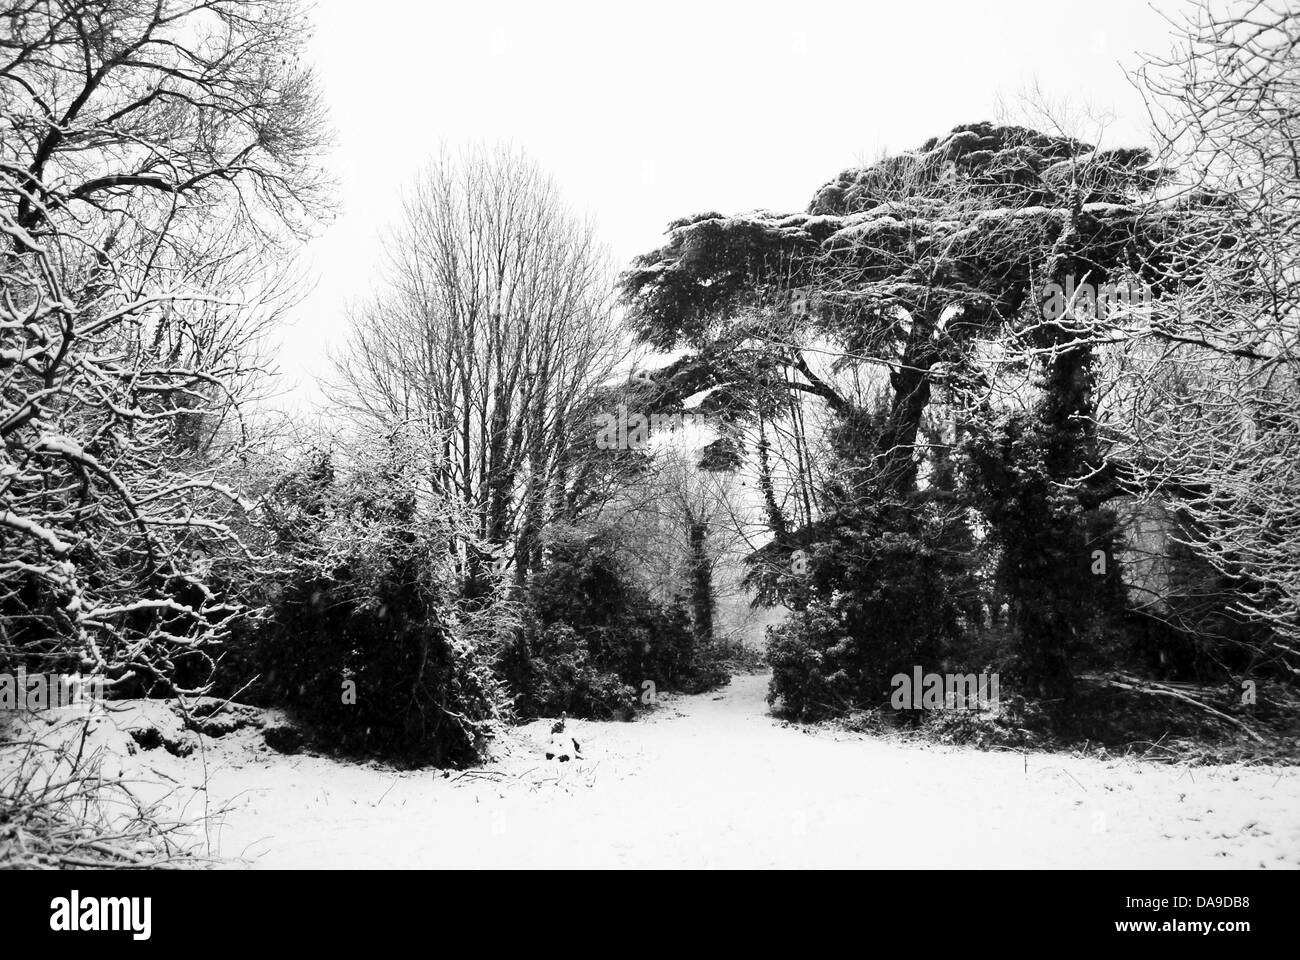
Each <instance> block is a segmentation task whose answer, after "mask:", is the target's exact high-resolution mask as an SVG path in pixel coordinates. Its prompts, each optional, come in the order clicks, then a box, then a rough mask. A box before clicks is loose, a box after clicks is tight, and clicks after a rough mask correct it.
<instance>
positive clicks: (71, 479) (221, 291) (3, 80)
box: [0, 0, 326, 680]
mask: <svg viewBox="0 0 1300 960" xmlns="http://www.w3.org/2000/svg"><path fill="white" fill-rule="evenodd" d="M0 24H2V27H0V126H2V127H3V129H4V137H3V139H0V233H2V234H3V235H4V240H5V249H4V251H3V252H2V253H0V397H2V403H3V406H2V407H0V438H2V439H3V449H2V450H0V608H2V609H3V614H4V615H3V616H0V624H2V626H0V656H2V657H3V658H5V659H10V658H13V657H18V658H22V659H23V660H26V661H30V662H35V663H37V664H40V665H43V666H47V667H50V668H59V669H66V668H68V667H70V666H77V667H80V668H81V669H85V670H93V671H96V672H102V673H106V674H109V675H110V676H111V677H112V678H114V679H115V680H116V679H125V678H128V677H131V676H138V677H142V678H144V679H146V680H151V679H164V680H166V679H168V678H171V677H172V676H174V672H175V667H176V665H177V663H178V662H179V661H180V660H181V659H182V658H190V659H192V658H195V657H197V658H200V659H201V658H202V657H203V653H202V651H203V649H204V647H205V645H207V644H208V643H210V642H211V641H212V640H213V639H215V638H216V637H219V636H220V633H221V630H222V625H223V623H225V622H226V621H227V619H228V617H229V616H230V615H231V613H232V612H233V609H234V608H233V605H232V604H231V603H230V602H229V600H228V599H227V598H223V597H222V596H220V595H218V594H217V593H216V592H214V590H213V589H212V587H211V586H210V583H211V581H210V579H209V573H210V570H209V567H210V565H211V563H212V562H213V561H214V558H216V557H218V556H219V555H220V554H221V553H222V552H223V551H224V550H225V549H226V547H230V548H234V549H238V543H237V538H236V536H235V534H234V532H233V531H232V529H231V527H230V525H229V523H228V522H227V521H228V519H229V516H230V511H231V510H232V509H233V510H235V511H236V512H238V511H240V510H241V505H240V502H239V498H238V497H237V495H236V494H235V492H234V491H233V490H231V489H229V488H228V487H227V486H226V485H225V484H223V483H222V481H221V479H220V468H221V466H222V464H221V462H220V460H219V459H218V458H215V457H214V456H213V455H212V450H211V447H212V440H213V438H214V437H215V436H216V435H217V433H218V432H219V430H220V429H221V424H222V423H223V422H224V421H225V420H226V419H228V418H229V417H230V416H231V414H232V413H234V412H235V411H236V409H237V403H236V401H238V399H239V398H240V397H241V395H243V394H244V392H245V390H246V387H247V383H248V380H249V378H250V377H251V375H252V374H253V366H254V360H253V359H252V358H253V356H254V354H255V349H254V343H253V342H254V341H255V340H256V339H257V335H258V332H259V331H261V330H263V329H264V328H265V325H266V324H267V323H269V322H271V321H272V320H273V319H274V316H275V315H276V311H277V309H278V307H277V306H276V296H275V291H276V288H277V284H278V283H280V279H279V278H277V276H276V275H275V274H274V273H267V272H263V271H261V270H259V269H258V268H257V266H256V260H257V258H258V256H259V255H260V254H262V253H263V252H264V251H265V249H266V247H267V245H268V244H280V243H282V242H289V241H291V240H292V239H293V238H294V237H295V236H296V235H299V234H300V233H301V231H302V230H304V229H305V228H306V226H307V224H308V223H309V221H310V219H311V217H313V216H314V215H316V214H317V213H319V212H321V211H322V209H323V203H324V201H325V196H324V192H323V191H324V188H325V186H326V184H325V182H324V180H323V179H322V178H321V177H320V175H319V173H318V172H317V170H316V168H315V166H314V163H315V153H316V151H317V149H318V148H319V147H320V146H321V145H322V144H323V143H324V133H323V127H322V126H321V119H322V118H321V113H320V110H319V108H318V106H317V100H316V93H315V87H314V81H313V79H312V76H311V73H310V72H309V71H307V70H304V69H302V68H301V67H300V66H299V65H298V62H297V61H298V52H299V49H300V45H301V43H302V39H303V36H304V20H303V18H302V15H301V12H300V10H299V7H298V5H297V4H296V3H294V2H288V0H209V2H203V3H183V2H181V3H178V2H166V0H159V2H146V0H135V2H127V3H123V2H120V0H8V2H7V3H5V5H4V7H3V9H0ZM232 288H233V289H232ZM223 545H224V546H223ZM196 676H199V677H201V676H202V674H201V673H198V674H196Z"/></svg>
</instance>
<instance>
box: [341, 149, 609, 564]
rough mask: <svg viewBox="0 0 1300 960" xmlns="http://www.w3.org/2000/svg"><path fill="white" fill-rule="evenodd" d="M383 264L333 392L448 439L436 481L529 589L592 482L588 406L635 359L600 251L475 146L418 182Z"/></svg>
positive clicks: (496, 155)
mask: <svg viewBox="0 0 1300 960" xmlns="http://www.w3.org/2000/svg"><path fill="white" fill-rule="evenodd" d="M388 263H389V266H388V277H387V283H386V286H385V289H384V290H383V291H382V292H381V293H380V294H379V295H378V296H377V297H376V298H375V299H374V300H373V302H371V303H368V304H366V305H364V306H362V307H361V308H359V309H357V310H356V311H354V313H353V316H352V330H353V333H352V339H351V341H350V343H349V344H348V346H347V348H346V350H345V351H344V352H343V353H342V354H341V355H340V356H338V357H337V358H336V360H335V368H336V370H337V372H338V376H339V389H338V390H337V395H338V397H339V399H340V400H341V401H342V402H343V403H344V404H345V405H346V407H347V408H348V409H349V410H351V411H352V412H353V413H354V414H355V415H356V417H357V418H358V421H359V422H360V423H361V424H364V425H367V426H370V427H373V426H381V427H383V428H385V429H388V428H391V426H393V425H395V424H401V423H407V424H412V425H414V426H417V427H420V428H423V429H425V430H427V431H428V433H429V435H431V436H436V437H438V438H439V440H440V445H441V452H440V455H438V456H437V457H436V458H435V459H433V460H432V461H431V462H429V463H428V464H427V470H426V474H425V475H426V477H427V482H428V484H429V485H430V488H431V489H432V490H434V491H436V492H438V493H440V494H443V495H449V496H454V497H456V498H457V499H458V500H459V502H460V503H462V504H464V505H465V506H466V507H468V508H469V509H470V510H472V511H473V513H474V515H475V516H476V517H477V521H478V526H479V529H478V531H477V533H478V535H479V537H480V538H481V539H482V540H484V541H486V542H488V543H490V544H493V545H494V549H496V550H498V551H500V553H501V555H502V556H505V557H508V558H513V562H514V563H515V575H516V578H517V579H518V580H520V581H522V579H523V577H524V576H525V574H526V572H527V570H528V569H530V568H531V567H533V566H535V565H536V563H537V562H538V560H539V558H540V549H541V540H540V533H541V531H542V530H543V528H544V527H545V526H546V525H547V524H548V523H550V522H551V521H552V520H553V519H554V518H556V517H557V516H559V517H564V516H566V515H567V514H571V513H572V510H573V509H574V507H575V504H576V502H577V500H576V499H575V495H576V491H577V490H578V489H579V488H580V487H582V485H583V484H584V483H587V482H589V481H590V477H589V476H587V475H586V473H587V471H588V470H590V469H591V465H590V463H588V462H587V461H584V459H583V452H584V451H590V450H591V448H592V447H593V446H594V438H595V432H594V430H595V428H594V426H593V424H594V417H595V413H596V407H595V406H594V404H595V403H596V398H597V396H598V395H599V394H600V388H601V387H603V386H604V385H605V384H606V383H607V382H608V381H610V380H611V378H612V377H613V375H614V373H615V371H616V369H617V368H618V366H619V365H620V363H621V362H622V361H624V360H625V359H626V356H627V350H626V345H625V338H624V337H623V336H622V334H621V333H620V332H619V329H618V326H617V324H616V322H615V319H614V317H613V315H612V313H611V309H610V289H611V287H610V282H609V281H610V277H609V273H608V269H607V265H606V261H605V257H604V254H603V252H602V251H601V249H600V248H599V246H598V245H597V242H596V238H595V235H594V232H593V229H592V227H591V225H590V224H589V223H584V222H582V221H580V220H579V219H577V218H576V217H574V216H573V214H571V213H570V212H569V211H568V210H567V209H566V208H565V206H564V205H563V203H562V202H561V200H560V198H559V196H558V194H557V192H556V189H555V186H554V184H553V183H552V182H551V181H550V180H549V179H548V178H546V177H545V176H544V175H543V174H542V173H541V172H540V171H539V170H538V169H537V168H536V167H535V166H533V165H532V164H531V163H530V162H529V161H527V160H526V159H525V158H524V157H523V156H521V155H520V154H518V153H516V152H513V151H511V150H509V149H506V148H497V149H488V148H478V149H474V150H470V151H468V152H466V153H464V154H463V155H461V156H459V157H452V156H451V155H448V154H444V155H442V156H441V157H440V158H439V159H437V160H436V161H434V162H433V163H432V164H431V165H430V167H429V168H428V169H427V170H426V171H425V173H424V174H423V176H422V177H421V178H420V179H419V180H418V181H417V183H416V185H415V187H414V188H413V190H412V191H411V193H410V194H409V196H408V197H407V200H406V204H405V213H404V218H403V221H402V223H401V224H400V225H399V226H398V227H397V229H396V230H395V231H394V232H393V234H392V236H391V238H390V241H389V244H388ZM568 518H569V519H571V517H568Z"/></svg>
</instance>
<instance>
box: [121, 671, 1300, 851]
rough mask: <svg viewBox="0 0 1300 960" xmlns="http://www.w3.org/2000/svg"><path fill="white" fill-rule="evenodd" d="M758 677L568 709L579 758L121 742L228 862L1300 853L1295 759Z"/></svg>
mask: <svg viewBox="0 0 1300 960" xmlns="http://www.w3.org/2000/svg"><path fill="white" fill-rule="evenodd" d="M766 686H767V677H766V676H763V675H757V676H740V677H736V678H734V679H733V681H732V683H731V685H730V686H729V687H726V688H724V689H722V690H720V691H717V692H715V693H712V694H702V695H699V696H693V697H681V698H669V699H665V700H664V701H663V702H662V703H661V705H660V708H659V709H658V710H656V711H655V712H654V713H653V714H651V715H649V716H647V717H646V718H644V719H642V720H639V721H637V722H634V723H594V722H583V721H576V720H572V719H571V720H569V721H568V727H567V730H566V732H567V733H568V734H570V735H571V736H572V737H573V738H574V739H576V740H578V741H579V742H580V743H581V744H582V753H583V759H581V760H577V761H571V762H568V763H563V764H560V763H557V762H554V761H551V762H548V761H546V760H545V759H544V756H543V754H544V751H545V748H546V745H547V743H548V740H549V737H550V729H551V721H549V720H539V721H537V722H535V723H532V724H529V725H527V726H524V727H519V728H516V729H515V730H513V731H512V732H511V733H510V734H509V735H508V736H507V737H506V738H505V739H504V741H503V742H502V743H501V744H500V745H499V748H498V753H499V756H498V758H497V759H496V760H494V761H493V762H492V763H489V764H487V765H485V766H483V767H480V768H476V769H473V770H469V771H462V772H456V771H448V772H445V773H444V772H443V771H436V770H421V771H398V770H393V769H389V768H386V767H383V766H380V765H374V764H371V765H363V764H355V763H347V762H343V761H339V760H334V759H330V758H326V757H318V756H310V755H294V756H284V755H280V754H277V753H273V752H271V751H270V750H269V748H267V747H266V746H265V745H264V743H263V742H262V738H261V736H260V733H258V732H257V731H256V729H255V728H245V729H242V730H238V731H235V732H233V733H229V734H227V735H226V736H224V737H221V738H216V739H214V738H205V740H204V747H203V749H202V750H196V751H194V752H193V753H191V754H190V755H188V756H186V757H178V756H174V755H172V754H171V753H168V752H167V751H165V750H163V749H156V750H150V751H138V752H137V753H136V754H135V755H134V756H132V757H129V758H126V759H127V761H129V762H130V763H134V764H137V765H140V767H141V773H142V775H147V773H148V772H149V770H150V769H152V771H153V772H154V773H156V774H160V775H161V774H165V775H167V776H169V777H172V778H175V779H176V780H178V781H180V782H181V783H182V784H185V785H188V788H187V790H176V789H175V788H174V787H173V788H172V789H173V791H174V792H173V794H172V796H171V799H170V801H169V802H173V803H175V804H177V805H178V806H179V805H180V804H183V803H184V804H187V805H188V809H189V810H190V811H195V810H201V809H211V810H216V809H218V808H221V807H226V808H227V809H226V810H225V812H224V813H223V814H222V815H220V816H219V817H218V818H217V819H216V820H215V821H214V822H213V823H212V824H211V826H210V829H209V831H208V833H209V838H210V841H211V852H212V853H213V854H216V855H219V856H220V857H222V858H227V859H226V861H225V862H226V863H227V864H229V865H231V866H239V865H243V864H245V863H246V864H248V865H255V866H260V867H620V866H637V867H679V866H680V867H795V868H797V867H1201V868H1203V867H1238V868H1241V867H1249V868H1258V867H1268V868H1286V867H1290V868H1295V867H1297V866H1300V770H1297V769H1296V768H1286V767H1266V766H1242V765H1227V766H1218V767H1206V766H1198V767H1192V766H1187V765H1168V764H1158V763H1148V762H1143V761H1137V760H1124V759H1114V760H1109V761H1107V760H1098V759H1095V758H1080V757H1072V756H1068V755H1064V754H1049V753H1028V754H1022V753H1017V752H1010V751H1004V752H980V751H978V750H975V749H973V748H964V747H963V748H957V747H953V748H948V747H941V746H935V745H929V744H924V743H918V742H916V741H909V740H902V739H880V738H872V737H867V736H861V735H856V734H848V733H832V732H828V731H825V730H811V729H808V728H801V727H797V726H791V725H785V724H782V723H780V722H779V721H777V720H775V719H774V718H772V717H771V716H770V715H768V714H767V712H766V705H765V703H764V701H763V697H764V694H765V692H766ZM144 707H145V708H147V709H148V711H150V712H152V713H155V714H156V713H157V711H158V708H157V707H156V706H155V704H154V703H150V704H146V705H144ZM118 722H119V724H120V723H121V722H122V721H121V720H120V719H119V721H118ZM131 722H141V721H140V720H139V718H138V717H137V718H136V719H135V720H133V721H131ZM205 768H206V770H207V774H208V781H207V784H208V792H207V797H206V804H205V802H204V799H203V798H202V797H201V796H199V795H197V794H195V793H194V792H193V789H192V788H194V787H197V786H199V785H200V784H201V783H202V779H203V774H204V770H205ZM187 792H188V795H187Z"/></svg>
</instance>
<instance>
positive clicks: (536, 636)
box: [502, 527, 727, 717]
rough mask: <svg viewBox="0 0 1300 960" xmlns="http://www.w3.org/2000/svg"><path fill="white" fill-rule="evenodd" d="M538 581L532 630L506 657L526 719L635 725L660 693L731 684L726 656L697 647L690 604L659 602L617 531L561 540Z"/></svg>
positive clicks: (577, 533)
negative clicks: (637, 709)
mask: <svg viewBox="0 0 1300 960" xmlns="http://www.w3.org/2000/svg"><path fill="white" fill-rule="evenodd" d="M546 553H547V556H546V563H545V566H544V567H543V568H542V570H541V571H540V572H539V573H538V574H537V575H536V576H535V577H534V578H533V580H532V582H531V584H530V586H529V593H528V598H527V606H528V622H527V626H526V627H525V628H524V629H523V630H522V631H521V632H520V634H519V635H518V636H517V638H516V640H515V642H514V643H512V644H511V645H510V647H509V648H507V650H506V651H505V653H504V655H503V657H502V673H503V675H504V676H505V677H506V679H507V681H508V682H509V684H510V687H511V690H512V693H513V694H514V703H515V709H516V711H517V712H518V714H519V715H520V716H523V717H529V716H542V715H551V714H555V713H559V712H560V711H561V710H567V711H568V712H569V713H571V714H573V715H575V716H588V717H612V716H628V715H629V714H630V711H631V709H632V707H633V705H634V703H641V702H649V701H650V698H647V697H645V696H644V694H645V693H647V692H649V691H651V690H654V691H660V690H680V691H686V692H697V691H701V690H706V689H709V688H711V687H715V686H718V685H720V684H722V683H725V682H726V681H727V674H726V672H725V670H723V669H722V667H721V663H720V661H721V659H722V656H723V653H724V651H723V649H722V648H721V647H720V646H715V645H713V644H710V643H707V642H701V641H698V640H697V639H696V634H695V632H694V631H693V629H692V621H691V615H690V611H689V609H688V608H687V606H686V604H685V602H684V601H678V602H676V603H668V604H662V603H658V602H656V601H655V600H653V599H652V598H651V597H650V595H649V593H648V592H647V591H646V589H645V587H644V586H643V585H642V584H641V583H640V582H638V580H637V578H636V577H635V576H634V574H633V572H632V570H631V569H630V567H629V565H628V564H626V563H625V562H624V561H623V559H622V558H621V557H620V555H619V551H618V533H617V530H616V529H614V528H604V527H596V528H594V529H588V530H574V529H569V530H565V531H559V532H556V533H555V534H554V535H553V537H552V539H551V540H550V542H549V543H548V546H547V551H546Z"/></svg>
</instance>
